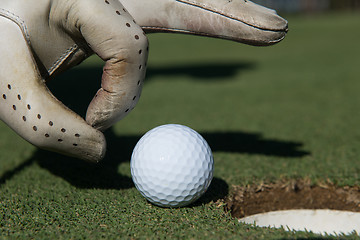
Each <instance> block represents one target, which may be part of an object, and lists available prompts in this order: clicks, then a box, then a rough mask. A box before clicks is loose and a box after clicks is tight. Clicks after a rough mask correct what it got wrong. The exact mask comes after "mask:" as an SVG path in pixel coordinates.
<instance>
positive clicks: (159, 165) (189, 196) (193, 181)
mask: <svg viewBox="0 0 360 240" xmlns="http://www.w3.org/2000/svg"><path fill="white" fill-rule="evenodd" d="M130 167H131V175H132V179H133V181H134V183H135V186H136V188H137V189H138V190H139V191H140V193H141V194H142V195H143V196H144V197H145V198H146V199H147V200H149V201H150V202H151V203H153V204H155V205H158V206H162V207H182V206H186V205H188V204H190V203H192V202H194V201H195V200H197V199H198V198H199V197H200V196H201V195H202V194H204V193H205V191H206V190H207V188H208V187H209V185H210V183H211V180H212V177H213V168H214V160H213V156H212V153H211V149H210V147H209V145H208V143H207V142H206V141H205V139H204V138H203V137H202V136H201V135H200V134H199V133H197V132H196V131H194V130H193V129H191V128H189V127H186V126H183V125H178V124H167V125H162V126H159V127H156V128H154V129H152V130H150V131H149V132H147V133H146V134H145V135H144V136H143V137H142V138H141V139H140V140H139V142H138V143H137V144H136V146H135V148H134V151H133V153H132V156H131V163H130Z"/></svg>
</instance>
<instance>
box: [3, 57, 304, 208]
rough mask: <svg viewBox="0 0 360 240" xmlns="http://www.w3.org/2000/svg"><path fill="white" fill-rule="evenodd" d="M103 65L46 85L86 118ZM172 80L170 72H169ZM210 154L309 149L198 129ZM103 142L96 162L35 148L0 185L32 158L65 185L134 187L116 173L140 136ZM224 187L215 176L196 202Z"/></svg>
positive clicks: (222, 67) (198, 71) (176, 71)
mask: <svg viewBox="0 0 360 240" xmlns="http://www.w3.org/2000/svg"><path fill="white" fill-rule="evenodd" d="M254 67H255V65H254V64H252V63H246V62H245V63H242V62H240V63H222V64H221V63H220V64H218V63H216V64H208V65H203V64H200V65H195V66H194V65H191V66H190V65H185V66H177V67H164V68H149V69H148V73H147V80H146V81H149V80H151V79H152V78H153V77H155V76H157V75H166V76H168V75H174V76H177V75H188V76H192V77H195V78H196V79H199V80H205V79H206V80H224V79H226V78H227V79H229V78H228V77H231V76H234V75H235V74H237V73H238V71H243V70H246V69H252V68H254ZM101 74H102V68H100V67H92V68H77V69H74V70H71V71H68V72H66V73H64V74H63V75H61V76H59V77H57V78H56V79H54V80H52V81H51V82H50V83H49V88H50V90H51V91H52V92H53V94H54V95H55V96H56V97H58V98H59V99H60V100H61V101H62V102H63V103H64V104H65V105H67V106H68V107H69V108H71V109H72V110H73V111H75V112H77V113H78V114H80V115H81V116H82V117H84V116H85V111H86V108H87V105H88V104H89V102H90V101H91V99H92V98H93V96H94V95H95V93H96V91H97V89H98V88H99V87H100V79H101ZM170 78H171V76H170ZM201 134H202V135H203V137H204V138H205V139H206V140H207V141H208V142H209V145H210V146H211V148H212V150H213V151H214V152H218V151H221V152H237V153H250V154H263V155H272V156H281V157H301V156H305V155H308V154H309V153H308V152H305V151H302V150H299V148H301V146H302V144H301V143H297V142H292V141H279V140H271V139H263V138H262V137H261V135H260V134H253V133H242V132H231V133H226V132H219V133H218V132H213V133H201ZM105 135H106V138H107V142H108V152H107V156H106V158H105V159H104V160H103V161H102V162H101V163H99V164H91V163H86V162H83V161H81V160H78V159H73V158H69V157H66V156H62V155H59V154H56V153H51V152H47V151H43V150H37V151H36V153H35V154H34V155H33V156H32V157H31V158H30V159H28V160H26V161H25V162H24V163H23V164H21V165H19V166H18V167H17V168H15V169H13V170H11V171H8V172H6V173H5V174H3V175H2V176H0V185H1V184H4V183H5V182H6V181H7V180H9V179H11V178H12V177H13V176H14V175H15V174H16V173H18V172H19V171H21V170H22V169H24V168H26V167H27V166H29V165H31V164H32V163H34V162H36V163H38V164H39V166H41V167H43V168H44V169H47V170H49V171H50V172H51V173H53V174H54V175H57V176H59V177H61V178H63V179H65V180H66V181H68V182H69V183H70V184H72V185H74V186H76V187H79V188H99V189H127V188H132V187H134V184H133V182H132V180H131V178H130V177H128V176H123V175H120V174H119V173H118V167H119V165H120V164H121V163H122V162H128V161H129V160H130V158H131V153H132V150H133V148H134V146H135V145H136V143H137V141H138V140H139V139H140V137H141V136H136V135H133V136H116V135H115V134H114V133H113V132H112V131H111V130H109V131H107V132H106V133H105ZM228 188H229V186H228V185H227V183H226V182H225V181H224V180H222V179H219V178H214V179H213V182H212V184H211V186H210V188H209V190H208V191H207V192H206V194H205V195H204V196H203V197H202V198H200V199H199V201H198V203H196V204H201V203H207V202H210V201H216V200H218V199H220V198H224V197H225V196H226V195H227V194H228Z"/></svg>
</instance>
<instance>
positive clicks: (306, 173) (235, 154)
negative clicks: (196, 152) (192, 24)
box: [0, 13, 360, 239]
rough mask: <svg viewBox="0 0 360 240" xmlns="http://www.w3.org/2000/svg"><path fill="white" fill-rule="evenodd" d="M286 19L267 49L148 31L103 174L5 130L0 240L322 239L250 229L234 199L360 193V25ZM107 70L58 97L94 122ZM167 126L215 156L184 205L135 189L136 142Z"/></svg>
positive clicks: (334, 17) (75, 77) (88, 75)
mask: <svg viewBox="0 0 360 240" xmlns="http://www.w3.org/2000/svg"><path fill="white" fill-rule="evenodd" d="M288 20H289V23H290V32H289V34H288V36H287V38H286V39H285V40H284V41H283V42H281V43H280V44H278V45H275V46H272V47H266V48H261V47H260V48H259V47H250V46H246V45H242V44H238V43H234V42H229V41H223V40H218V39H208V38H201V37H194V36H185V35H166V34H157V35H156V34H155V35H150V36H149V38H150V56H149V62H148V73H147V79H146V81H145V85H144V89H143V93H142V96H141V99H140V102H139V104H138V106H137V107H136V108H135V109H134V110H133V112H132V113H131V114H130V115H129V116H127V117H126V118H125V119H123V120H122V121H120V122H119V123H118V124H116V125H115V126H114V127H113V128H112V129H111V130H110V131H108V132H106V136H107V139H108V145H109V149H108V155H107V157H106V159H105V160H104V161H103V162H102V163H101V164H99V165H91V164H88V163H85V162H82V161H80V160H76V159H71V158H68V157H64V156H61V155H57V154H54V153H49V152H45V151H42V150H38V149H36V148H35V147H33V146H32V145H30V144H29V143H27V142H25V141H24V140H22V139H21V138H20V137H18V136H17V135H16V134H15V133H13V132H12V131H11V130H10V129H9V128H8V127H6V126H5V125H4V124H1V125H0V130H1V135H0V149H1V155H0V218H1V219H0V237H1V238H4V239H6V238H24V239H29V238H30V239H59V238H64V239H69V238H72V239H99V238H108V239H114V238H135V239H137V238H161V239H164V238H171V239H173V238H185V239H205V238H207V239H209V238H210V239H244V238H245V239H294V238H312V237H313V238H315V237H317V235H314V234H311V233H305V232H286V231H284V230H275V229H267V228H256V227H252V226H247V225H242V224H239V223H237V221H236V220H235V219H233V218H232V217H231V216H230V214H229V213H226V212H225V211H224V206H223V201H222V199H223V198H224V197H226V196H227V195H228V194H230V193H231V191H232V189H233V186H234V185H246V184H257V183H260V182H273V181H277V180H279V179H283V178H288V179H292V178H310V179H312V180H313V181H314V182H317V181H321V182H323V181H327V180H330V181H332V182H334V183H336V184H338V185H340V186H344V185H359V184H360V176H359V174H360V164H359V156H360V131H359V127H358V126H359V123H360V111H359V103H360V94H359V92H360V81H359V76H360V67H359V64H360V58H359V56H360V47H359V44H358V41H359V39H360V31H358V29H360V15H359V14H346V13H343V14H328V15H320V16H290V17H288ZM101 64H102V63H101V61H99V59H97V58H91V59H89V60H87V61H86V62H85V63H84V64H82V65H80V66H79V67H77V68H76V69H73V70H71V71H69V72H67V73H65V74H63V75H62V76H59V77H58V79H56V80H54V81H53V82H51V85H50V87H51V89H53V91H54V93H55V95H56V96H58V97H59V98H60V99H61V100H62V101H63V102H64V103H66V104H67V105H69V106H70V107H71V108H72V109H74V110H76V111H77V112H79V113H80V114H82V115H84V113H85V111H86V105H87V103H88V102H89V101H90V99H91V98H92V95H93V94H94V93H95V91H96V89H97V88H98V87H99V85H100V77H101ZM166 123H180V124H184V125H187V126H189V127H192V128H193V129H195V130H197V131H198V132H200V133H201V134H202V135H203V136H204V137H205V139H207V140H208V142H209V144H210V146H211V147H212V149H213V153H214V159H215V178H214V181H213V183H212V185H211V187H210V189H209V191H208V192H207V193H206V194H205V196H204V197H203V198H201V199H200V201H198V202H196V203H195V204H194V205H192V206H189V207H185V208H181V209H164V208H158V207H155V206H153V205H151V204H149V203H147V202H146V200H145V199H144V198H143V197H141V195H140V194H139V193H138V192H137V190H136V189H135V187H134V185H133V183H132V181H131V175H130V167H129V160H130V156H131V151H132V149H133V147H134V146H135V144H136V142H137V140H138V139H139V138H140V137H141V136H142V135H143V134H144V133H145V132H146V131H148V130H150V129H151V128H153V127H156V126H158V125H161V124H166ZM344 238H347V239H355V238H356V237H355V236H348V237H344Z"/></svg>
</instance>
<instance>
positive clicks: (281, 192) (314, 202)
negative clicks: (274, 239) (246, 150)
mask: <svg viewBox="0 0 360 240" xmlns="http://www.w3.org/2000/svg"><path fill="white" fill-rule="evenodd" d="M225 208H226V211H228V212H230V213H231V215H232V216H233V217H235V218H242V217H246V216H250V215H254V214H258V213H265V212H270V211H278V210H291V209H332V210H346V211H353V212H360V186H352V187H350V186H345V187H337V186H336V185H335V184H333V183H331V182H326V183H317V184H312V183H311V180H308V179H297V180H281V181H279V182H276V183H269V184H266V183H262V184H258V185H249V186H243V187H242V186H234V187H233V191H232V192H231V194H230V195H229V196H228V197H227V198H226V199H225Z"/></svg>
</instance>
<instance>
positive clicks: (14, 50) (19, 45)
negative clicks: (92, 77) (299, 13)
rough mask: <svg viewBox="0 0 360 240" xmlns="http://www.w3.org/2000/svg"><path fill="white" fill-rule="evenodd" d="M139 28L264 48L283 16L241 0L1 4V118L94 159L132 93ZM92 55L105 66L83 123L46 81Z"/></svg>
mask: <svg viewBox="0 0 360 240" xmlns="http://www.w3.org/2000/svg"><path fill="white" fill-rule="evenodd" d="M130 14H131V15H130ZM133 17H134V18H135V19H136V21H135V20H134V18H133ZM136 22H137V23H138V24H137V23H136ZM143 29H144V30H145V31H147V32H163V31H167V32H184V33H191V34H198V35H205V36H212V37H219V38H225V39H231V40H234V41H239V42H244V43H248V44H254V45H270V44H274V43H276V42H279V41H281V40H282V39H283V38H284V36H285V32H286V31H287V22H286V21H285V20H284V19H282V18H280V17H279V16H277V14H276V13H275V12H274V11H272V10H269V9H266V8H263V7H260V6H258V5H256V4H253V3H251V2H250V1H242V0H237V1H235V0H234V1H228V0H210V1H206V0H195V1H192V0H179V1H177V0H125V1H121V3H120V1H118V0H2V1H1V2H0V34H1V37H0V54H1V58H0V118H1V120H3V121H4V122H5V123H6V124H7V125H8V126H9V127H11V128H12V129H13V130H14V131H16V132H17V133H18V134H19V135H20V136H22V137H23V138H24V139H26V140H27V141H29V142H30V143H32V144H34V145H35V146H38V147H40V148H44V149H47V150H51V151H56V152H60V153H62V154H66V155H70V156H74V157H77V158H81V159H85V160H88V161H93V162H97V161H99V160H101V159H102V158H103V157H104V155H105V151H106V141H105V138H104V135H103V134H102V132H101V131H103V130H105V129H107V128H109V127H111V126H112V125H113V124H114V123H116V122H117V121H119V120H120V119H121V118H123V117H124V116H126V115H127V114H128V113H129V112H130V111H131V110H132V109H133V108H134V107H135V105H136V103H137V101H138V100H139V97H140V92H141V88H142V83H143V80H144V77H145V69H146V60H147V55H148V40H147V38H146V36H145V33H144V32H143ZM93 53H95V54H97V55H98V56H99V57H100V58H101V59H103V60H104V61H105V66H104V69H103V75H102V79H101V88H100V89H99V90H98V92H97V93H96V95H95V96H94V98H93V100H92V101H91V103H90V104H89V107H88V110H87V114H86V121H85V120H84V119H82V118H81V117H80V116H79V115H77V114H76V113H74V112H72V111H71V110H70V109H68V108H67V107H66V106H64V105H63V104H62V103H61V102H60V101H59V100H57V99H56V98H55V97H54V96H53V95H52V94H51V92H50V91H49V90H48V88H47V86H46V81H47V80H48V79H50V78H52V77H53V76H55V75H56V74H58V73H61V72H63V71H65V70H67V69H69V68H71V67H73V66H74V65H77V64H79V63H80V62H81V61H83V60H84V59H85V58H87V57H88V56H90V55H91V54H93ZM69 87H71V86H69ZM84 91H86V86H84Z"/></svg>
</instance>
